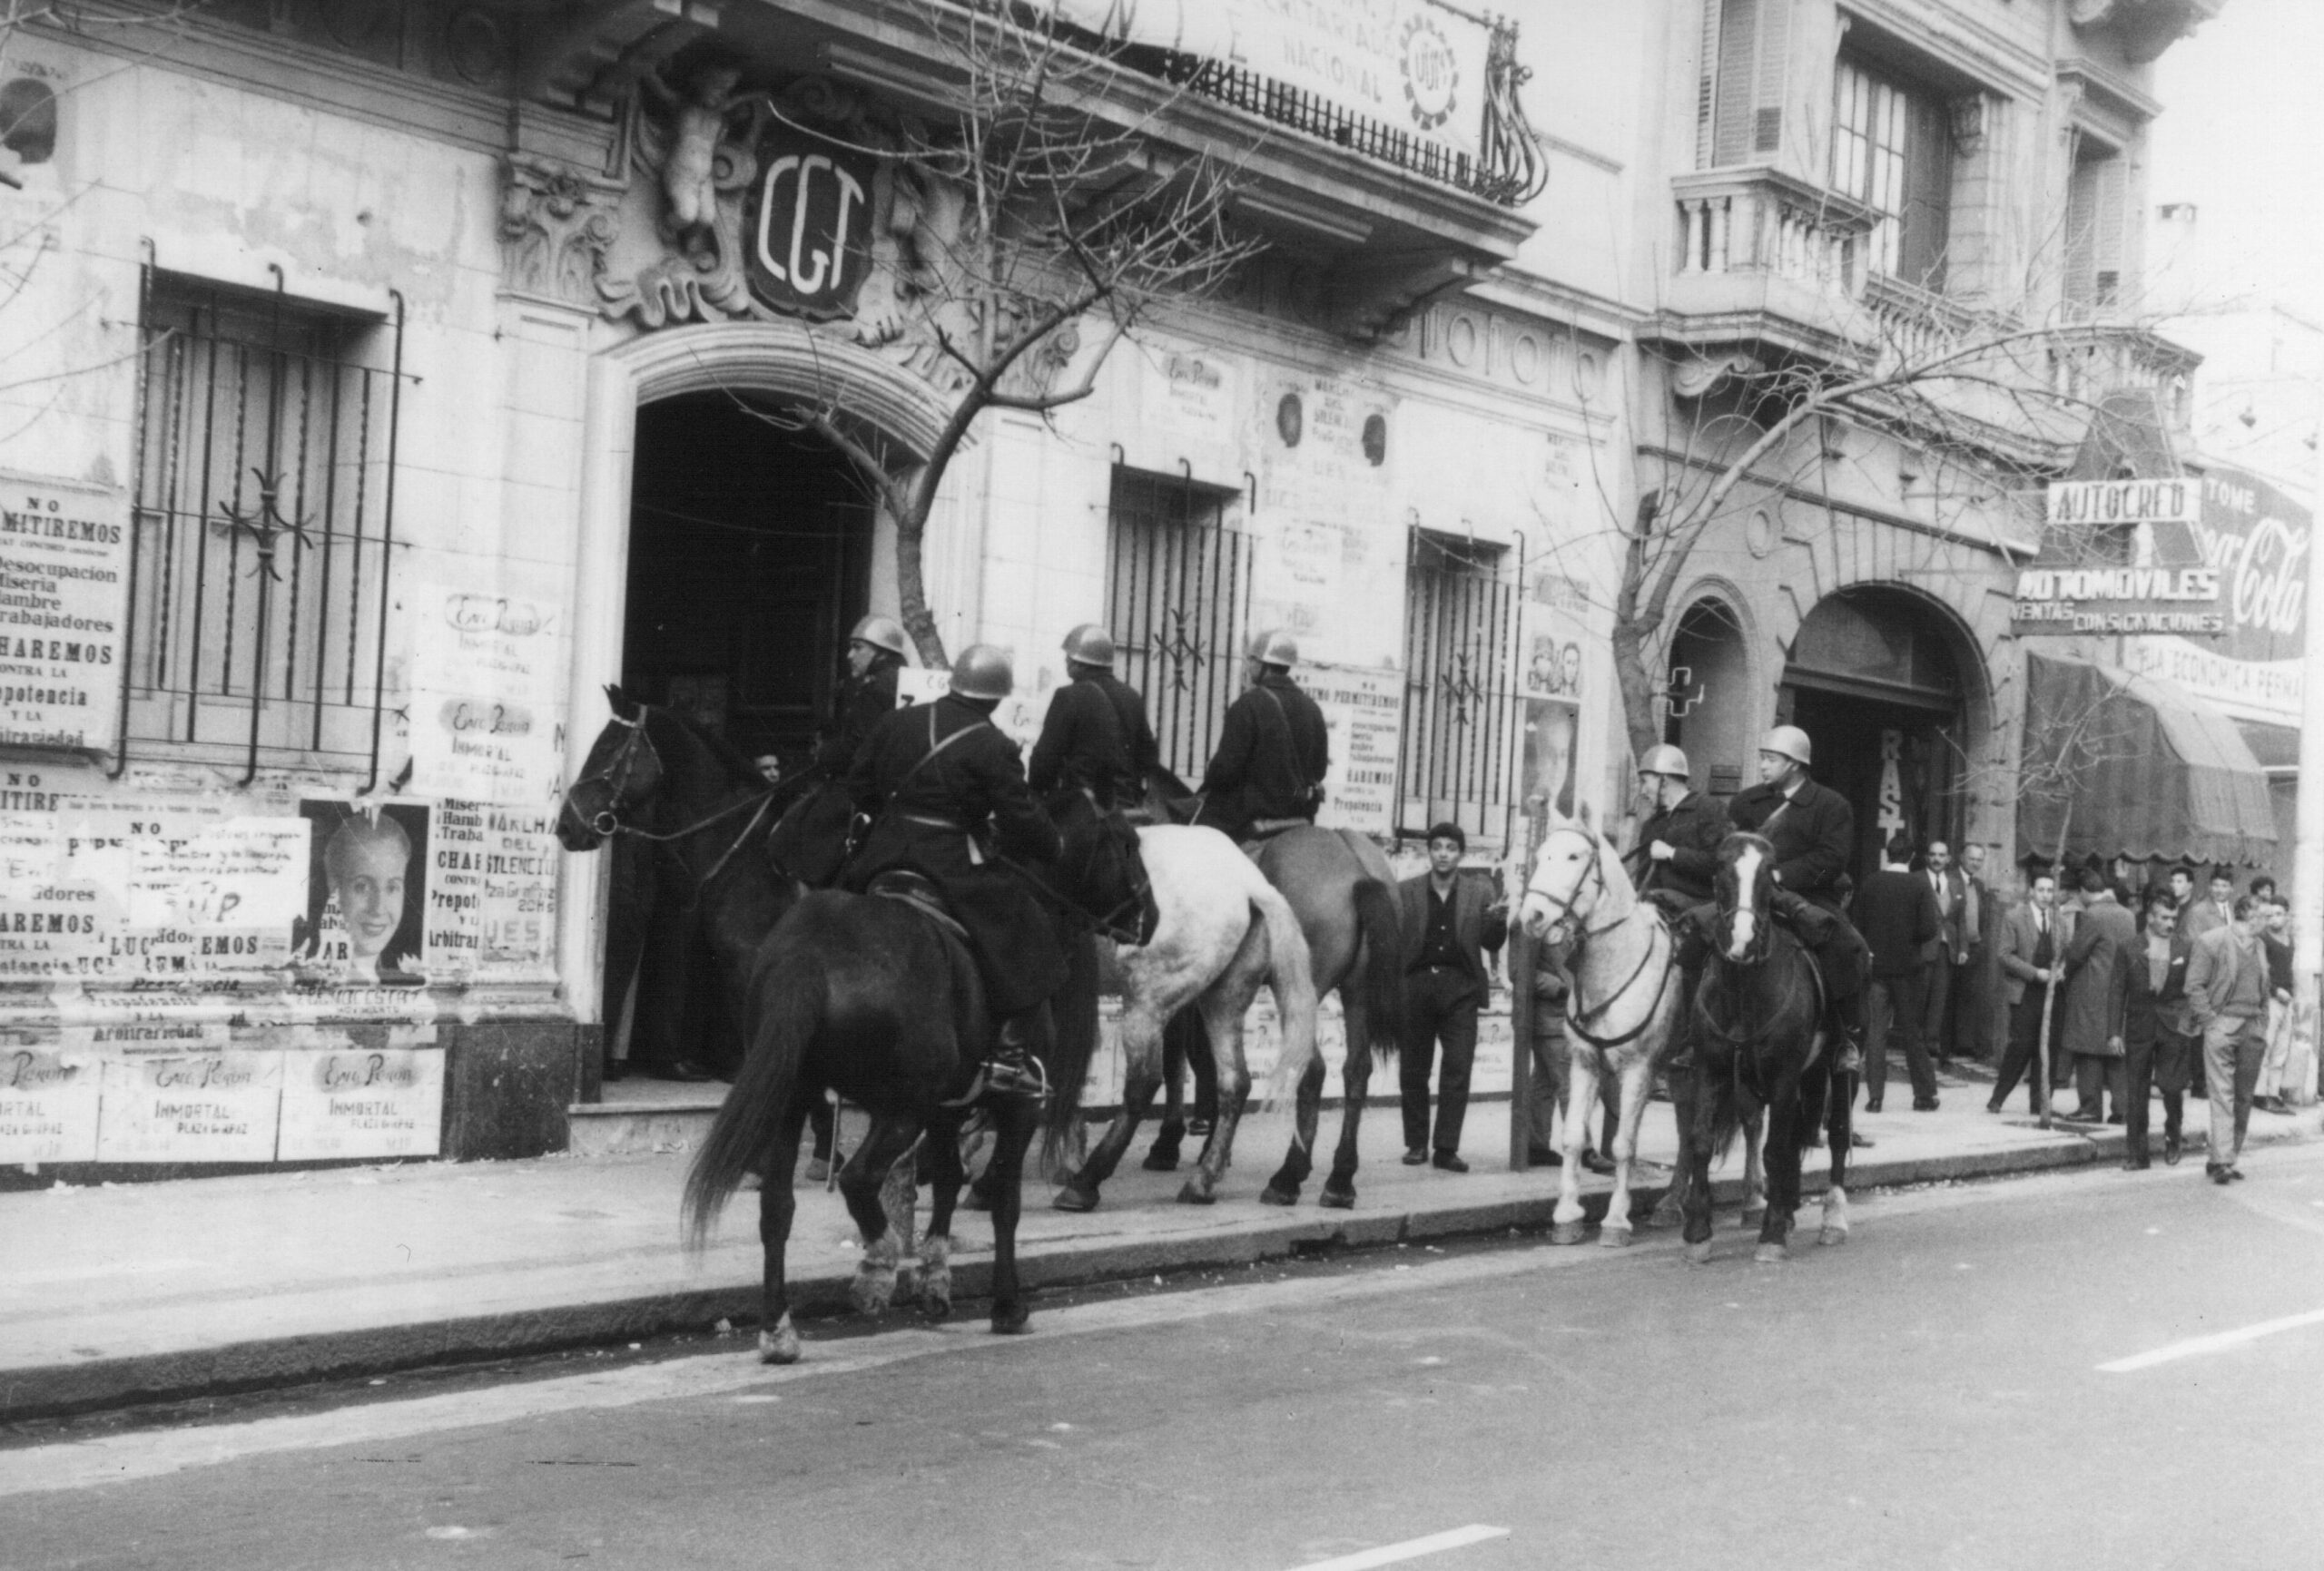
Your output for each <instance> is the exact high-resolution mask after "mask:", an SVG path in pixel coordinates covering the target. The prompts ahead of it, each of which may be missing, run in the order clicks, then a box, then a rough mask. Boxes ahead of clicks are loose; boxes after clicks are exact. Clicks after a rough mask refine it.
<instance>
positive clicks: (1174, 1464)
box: [0, 1148, 2324, 1571]
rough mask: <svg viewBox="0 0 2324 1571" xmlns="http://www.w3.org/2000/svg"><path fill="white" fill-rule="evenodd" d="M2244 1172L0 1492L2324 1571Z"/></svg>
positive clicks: (2304, 1290) (39, 1480) (2291, 1190)
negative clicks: (2221, 1182) (1708, 1257)
mask: <svg viewBox="0 0 2324 1571" xmlns="http://www.w3.org/2000/svg"><path fill="white" fill-rule="evenodd" d="M2245 1168H2246V1171H2247V1172H2249V1173H2250V1181H2249V1182H2247V1183H2240V1184H2237V1185H2234V1186H2233V1187H2232V1188H2230V1189H2225V1190H2222V1189H2219V1188H2215V1187H2213V1186H2212V1185H2211V1184H2209V1183H2204V1182H2202V1179H2201V1166H2200V1165H2199V1164H2191V1165H2187V1166H2182V1167H2180V1168H2177V1169H2162V1168H2160V1167H2158V1168H2157V1169H2156V1170H2154V1171H2153V1172H2152V1173H2146V1174H2141V1175H2132V1174H2120V1173H2110V1174H2105V1175H2093V1174H2088V1173H2084V1174H2077V1175H2071V1176H2063V1177H2053V1178H2038V1179H2028V1180H2021V1181H2018V1182H2014V1183H2003V1184H1994V1185H1985V1186H1975V1187H1966V1188H1950V1189H1935V1190H1929V1191H1923V1192H1915V1193H1899V1194H1886V1195H1876V1196H1859V1197H1858V1198H1857V1204H1856V1212H1855V1222H1856V1235H1855V1239H1854V1242H1851V1243H1850V1244H1849V1245H1848V1246H1847V1247H1846V1248H1845V1249H1839V1250H1819V1249H1817V1247H1816V1246H1815V1245H1814V1243H1813V1242H1812V1240H1813V1230H1812V1222H1811V1226H1810V1229H1809V1231H1808V1232H1807V1242H1806V1243H1805V1244H1804V1246H1803V1247H1801V1248H1800V1249H1799V1250H1797V1252H1796V1254H1795V1258H1794V1261H1793V1262H1792V1263H1790V1264H1788V1265H1783V1266H1763V1265H1758V1264H1756V1263H1754V1262H1752V1261H1751V1259H1750V1240H1749V1239H1748V1236H1747V1235H1745V1234H1743V1233H1741V1232H1738V1230H1737V1225H1736V1222H1735V1220H1734V1218H1733V1217H1732V1216H1731V1214H1722V1216H1721V1218H1720V1226H1721V1234H1720V1248H1719V1252H1718V1258H1717V1259H1716V1260H1715V1261H1714V1262H1713V1263H1712V1264H1710V1265H1709V1266H1705V1267H1689V1266H1686V1265H1684V1264H1682V1263H1680V1262H1679V1258H1678V1253H1677V1249H1676V1245H1675V1243H1674V1242H1672V1241H1671V1240H1670V1239H1669V1236H1668V1235H1664V1234H1649V1235H1647V1237H1648V1239H1649V1242H1643V1243H1641V1244H1640V1245H1639V1246H1637V1247H1636V1248H1634V1249H1632V1250H1630V1251H1629V1252H1614V1251H1608V1250H1601V1249H1599V1248H1596V1247H1588V1246H1586V1247H1584V1248H1581V1249H1573V1250H1551V1249H1548V1248H1546V1247H1542V1246H1541V1245H1540V1244H1539V1243H1538V1242H1537V1241H1534V1240H1530V1239H1529V1240H1520V1241H1500V1242H1483V1243H1480V1244H1479V1245H1477V1246H1475V1247H1470V1248H1462V1249H1455V1250H1449V1251H1443V1252H1439V1251H1435V1250H1423V1249H1409V1250H1403V1251H1395V1252H1387V1253H1385V1254H1371V1255H1365V1256H1359V1257H1349V1258H1347V1259H1344V1260H1339V1261H1334V1262H1324V1263H1321V1264H1315V1265H1310V1266H1306V1267H1303V1268H1295V1269H1293V1270H1291V1271H1288V1272H1240V1273H1226V1274H1225V1275H1223V1276H1222V1278H1221V1279H1220V1280H1218V1281H1216V1283H1215V1284H1208V1285H1196V1286H1195V1287H1194V1288H1193V1290H1192V1291H1164V1292H1156V1293H1148V1294H1146V1295H1143V1296H1125V1297H1111V1298H1108V1297H1102V1296H1101V1297H1099V1298H1098V1299H1096V1300H1092V1301H1084V1302H1079V1303H1076V1304H1070V1305H1059V1304H1055V1303H1051V1304H1048V1305H1042V1304H1038V1303H1037V1305H1036V1316H1035V1327H1036V1331H1035V1334H1034V1335H1032V1336H1030V1337H1026V1338H1019V1339H1006V1340H1004V1339H995V1338H992V1337H990V1336H987V1335H985V1334H983V1332H982V1330H981V1322H980V1321H975V1320H967V1321H962V1322H959V1323H957V1324H956V1325H955V1326H953V1327H950V1328H947V1329H945V1330H940V1331H931V1330H926V1329H923V1328H921V1326H920V1325H919V1324H918V1323H917V1321H916V1320H914V1319H913V1318H911V1317H904V1316H899V1317H894V1318H893V1319H892V1320H891V1324H890V1326H889V1327H887V1328H885V1329H882V1330H880V1331H879V1332H878V1333H877V1334H874V1335H870V1336H861V1337H836V1336H833V1335H831V1334H829V1333H828V1332H825V1333H824V1334H822V1335H815V1336H812V1340H810V1342H809V1348H808V1361H806V1362H805V1363H803V1364H802V1365H800V1366H798V1367H796V1368H795V1369H793V1370H763V1369H762V1368H760V1367H759V1366H758V1365H757V1364H756V1363H755V1362H754V1361H753V1360H752V1359H751V1357H750V1356H749V1354H748V1352H747V1351H746V1350H744V1344H742V1343H740V1342H730V1343H724V1344H718V1346H719V1348H720V1350H718V1351H715V1352H712V1353H707V1354H700V1355H695V1356H669V1357H663V1358H659V1359H650V1358H649V1359H647V1360H640V1361H634V1362H630V1363H626V1364H624V1365H621V1366H620V1367H601V1368H596V1369H589V1368H586V1367H581V1368H580V1372H577V1373H576V1372H565V1370H532V1371H528V1373H529V1375H530V1377H531V1378H527V1379H522V1380H517V1379H501V1378H488V1377H481V1376H470V1377H467V1378H465V1379H463V1380H453V1381H450V1382H448V1383H445V1384H442V1385H439V1386H438V1387H434V1388H431V1387H429V1386H428V1384H427V1383H426V1382H406V1383H405V1385H404V1386H403V1387H399V1388H392V1389H389V1390H386V1391H375V1392H370V1393H369V1399H367V1400H351V1399H350V1400H345V1401H320V1402H319V1401H317V1400H315V1399H312V1398H309V1399H303V1400H293V1401H275V1400H271V1399H270V1400H269V1401H267V1402H261V1403H252V1404H246V1405H244V1406H242V1407H241V1408H240V1409H237V1410H235V1411H234V1412H233V1413H232V1414H231V1418H230V1419H227V1420H225V1421H210V1422H203V1423H196V1424H180V1425H172V1426H165V1427H161V1428H154V1429H138V1428H135V1427H124V1426H123V1425H122V1424H120V1423H119V1422H118V1421H115V1422H113V1423H110V1424H93V1423H85V1422H84V1423H81V1424H64V1425H59V1426H54V1427H52V1428H48V1429H41V1430H38V1431H32V1432H28V1433H25V1434H20V1435H18V1436H17V1437H16V1438H15V1441H14V1443H13V1445H12V1446H11V1448H5V1449H0V1564H5V1566H8V1567H11V1568H12V1571H13V1568H22V1571H34V1568H46V1567H60V1566H109V1567H110V1566H156V1567H160V1566H166V1567H170V1568H171V1571H193V1568H199V1567H211V1566H217V1567H228V1566H231V1567H236V1568H245V1567H271V1566H281V1567H299V1568H301V1571H304V1568H309V1567H334V1568H336V1567H387V1566H419V1567H431V1568H432V1567H442V1566H490V1567H495V1568H499V1567H528V1566H575V1565H581V1564H595V1565H600V1566H625V1567H626V1566H639V1567H646V1566H652V1567H657V1568H658V1567H694V1566H706V1567H725V1566H734V1567H743V1566H748V1567H752V1568H753V1571H763V1568H765V1567H769V1566H777V1567H791V1566H800V1567H807V1566H813V1567H832V1568H844V1571H854V1568H859V1567H875V1566H911V1567H915V1568H918V1567H923V1566H971V1567H982V1566H1009V1567H1012V1568H1015V1567H1026V1568H1034V1567H1047V1566H1075V1567H1079V1566H1157V1567H1211V1566H1217V1567H1230V1568H1235V1571H1290V1568H1293V1567H1300V1566H1314V1565H1315V1564H1317V1563H1330V1564H1334V1565H1335V1566H1346V1567H1349V1568H1350V1571H1353V1568H1354V1567H1356V1566H1375V1565H1400V1566H1401V1565H1412V1566H1419V1567H1422V1568H1423V1571H1502V1568H1510V1567H1527V1568H1532V1567H1545V1566H1561V1567H1563V1566H1575V1567H1589V1568H1590V1571H1619V1568H1621V1567H1628V1566H1642V1567H1643V1566H1651V1567H1656V1568H1658V1571H1665V1568H1668V1567H1673V1566H1778V1565H1781V1566H1833V1567H1853V1566H1880V1567H1904V1566H1964V1567H1972V1566H1974V1567H1978V1568H1981V1571H1982V1568H1989V1567H2005V1566H2042V1567H2045V1568H2047V1567H2059V1566H2127V1567H2175V1566H2203V1567H2204V1568H2205V1571H2212V1568H2214V1567H2218V1566H2234V1567H2274V1566H2313V1565H2316V1564H2318V1563H2319V1559H2324V1506H2319V1496H2320V1495H2324V1490H2319V1485H2324V1418H2320V1417H2319V1402H2324V1150H2318V1149H2316V1148H2302V1149H2295V1150H2284V1151H2280V1152H2261V1153H2259V1154H2257V1155H2255V1156H2253V1157H2251V1158H2250V1159H2247V1161H2246V1163H2245ZM574 1367H576V1366H571V1365H568V1366H565V1369H567V1370H569V1369H571V1368H574ZM405 1389H413V1390H417V1391H419V1393H420V1394H416V1395H406V1394H403V1392H404V1390H405ZM1367 1552H1369V1553H1367Z"/></svg>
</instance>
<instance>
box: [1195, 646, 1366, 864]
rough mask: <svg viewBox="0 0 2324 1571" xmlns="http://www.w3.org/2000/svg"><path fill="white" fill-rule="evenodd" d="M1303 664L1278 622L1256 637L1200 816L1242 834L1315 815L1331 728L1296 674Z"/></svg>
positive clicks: (1205, 780)
mask: <svg viewBox="0 0 2324 1571" xmlns="http://www.w3.org/2000/svg"><path fill="white" fill-rule="evenodd" d="M1297 663H1299V644H1298V643H1297V642H1296V641H1295V639H1293V637H1292V636H1291V634H1289V633H1285V632H1284V631H1282V630H1281V629H1279V628H1278V629H1276V630H1275V631H1273V632H1270V633H1260V634H1259V635H1258V636H1257V637H1256V638H1255V639H1253V640H1252V641H1251V683H1250V685H1249V686H1248V687H1246V688H1245V689H1244V690H1243V693H1242V696H1241V697H1239V698H1237V699H1236V701H1235V702H1233V703H1232V704H1230V705H1228V706H1227V710H1226V722H1225V723H1224V724H1223V725H1221V726H1220V727H1219V731H1218V749H1217V751H1216V752H1214V753H1212V754H1211V757H1210V767H1209V769H1207V770H1206V771H1203V777H1202V794H1203V806H1202V811H1201V812H1200V813H1199V814H1198V815H1196V819H1195V821H1196V823H1200V824H1208V825H1209V826H1211V827H1212V828H1213V829H1218V830H1225V831H1226V833H1227V834H1229V835H1232V836H1234V837H1235V838H1236V839H1237V840H1242V839H1246V838H1248V837H1250V836H1252V835H1254V834H1264V833H1265V832H1267V831H1268V830H1276V829H1284V828H1287V827H1288V826H1290V825H1292V824H1295V823H1301V822H1305V823H1314V822H1315V810H1317V809H1318V808H1320V807H1322V806H1323V805H1324V771H1326V770H1327V769H1329V768H1330V766H1331V761H1332V758H1331V749H1332V743H1331V733H1330V731H1329V730H1328V729H1327V728H1326V727H1325V725H1324V712H1323V711H1322V710H1320V709H1318V708H1316V707H1315V700H1314V699H1312V698H1310V697H1308V696H1307V695H1306V694H1305V693H1304V692H1300V691H1299V684H1298V683H1296V682H1293V681H1292V680H1291V668H1292V667H1293V666H1294V665H1296V664H1297Z"/></svg>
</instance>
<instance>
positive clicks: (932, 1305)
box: [920, 1286, 952, 1321]
mask: <svg viewBox="0 0 2324 1571" xmlns="http://www.w3.org/2000/svg"><path fill="white" fill-rule="evenodd" d="M920 1312H921V1313H922V1314H924V1315H926V1316H927V1317H928V1318H929V1319H930V1320H932V1321H948V1320H950V1319H951V1318H952V1290H951V1288H950V1287H949V1286H948V1287H946V1288H945V1290H944V1291H943V1292H942V1293H941V1294H937V1293H932V1292H930V1291H927V1290H925V1289H922V1290H921V1295H920Z"/></svg>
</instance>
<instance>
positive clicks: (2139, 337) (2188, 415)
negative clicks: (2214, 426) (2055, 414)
mask: <svg viewBox="0 0 2324 1571" xmlns="http://www.w3.org/2000/svg"><path fill="white" fill-rule="evenodd" d="M2049 360H2050V387H2051V389H2052V390H2053V392H2055V393H2057V394H2058V395H2059V396H2060V397H2061V398H2071V399H2074V400H2077V401H2080V402H2083V403H2091V404H2094V403H2096V402H2098V401H2099V400H2100V399H2101V398H2104V397H2105V396H2106V395H2107V394H2109V393H2118V392H2122V391H2124V390H2126V389H2131V388H2141V389H2145V390H2149V391H2152V392H2155V393H2157V394H2160V395H2161V398H2160V402H2161V405H2162V412H2163V416H2164V417H2165V418H2166V419H2168V420H2169V421H2170V423H2171V426H2172V427H2174V428H2180V429H2183V428H2184V427H2186V426H2187V425H2188V423H2189V422H2190V421H2191V419H2192V417H2193V413H2194V402H2193V400H2194V377H2195V368H2196V367H2197V366H2199V365H2201V363H2202V357H2201V355H2199V354H2197V353H2195V352H2194V351H2193V350H2191V349H2183V348H2181V346H2179V345H2177V344H2174V343H2172V342H2171V340H2169V339H2165V338H2162V336H2160V335H2159V334H2156V333H2154V332H2152V331H2149V330H2148V329H2143V328H2133V327H2115V328H2109V327H2106V326H2104V325H2103V324H2099V323H2093V324H2092V325H2091V326H2090V327H2089V328H2087V329H2082V330H2079V331H2076V332H2074V333H2072V334H2068V335H2062V337H2061V339H2060V340H2059V341H2057V342H2055V343H2053V344H2052V345H2051V347H2050V350H2049Z"/></svg>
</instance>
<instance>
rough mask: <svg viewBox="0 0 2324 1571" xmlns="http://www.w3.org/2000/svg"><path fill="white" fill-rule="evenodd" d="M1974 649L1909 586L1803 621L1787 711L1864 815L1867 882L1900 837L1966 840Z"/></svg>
mask: <svg viewBox="0 0 2324 1571" xmlns="http://www.w3.org/2000/svg"><path fill="white" fill-rule="evenodd" d="M1965 653H1966V645H1965V641H1964V640H1963V639H1962V638H1961V636H1960V634H1959V633H1958V632H1957V630H1956V629H1955V627H1954V626H1953V625H1952V624H1951V623H1950V622H1948V621H1947V620H1946V619H1945V616H1944V615H1943V614H1942V613H1941V612H1940V611H1938V610H1937V608H1936V607H1935V606H1934V605H1933V604H1930V603H1929V602H1927V601H1925V600H1923V599H1921V598H1920V597H1919V596H1918V595H1916V594H1912V593H1911V592H1909V591H1906V590H1902V589H1886V588H1876V587H1875V588H1859V589H1844V590H1842V591H1840V592H1839V593H1837V594H1833V595H1830V596H1828V597H1827V598H1826V599H1824V600H1823V601H1821V602H1819V603H1818V604H1817V605H1816V607H1815V609H1813V610H1812V611H1810V612H1809V613H1808V614H1807V619H1806V620H1805V621H1803V622H1802V623H1800V625H1799V634H1798V636H1797V639H1795V640H1794V642H1793V643H1792V650H1791V659H1790V662H1789V663H1787V665H1786V666H1785V667H1784V673H1783V689H1782V692H1781V694H1780V696H1779V698H1778V700H1777V712H1778V713H1779V714H1784V715H1786V716H1787V718H1788V719H1789V721H1790V722H1791V723H1792V724H1794V725H1797V726H1798V727H1800V728H1801V729H1802V730H1804V731H1807V735H1808V739H1809V740H1810V741H1812V742H1813V743H1814V744H1815V750H1816V778H1817V780H1819V781H1823V782H1824V783H1825V784H1826V785H1827V786H1830V787H1831V788H1832V789H1833V790H1837V791H1838V792H1839V793H1840V794H1841V795H1843V796H1845V797H1846V798H1847V799H1848V804H1849V805H1850V806H1851V807H1853V808H1854V809H1855V810H1856V850H1855V862H1854V866H1853V870H1854V872H1855V873H1856V877H1857V878H1858V879H1862V878H1863V877H1864V875H1865V874H1866V872H1867V871H1869V870H1870V869H1874V868H1876V867H1878V866H1879V865H1880V849H1881V847H1882V846H1883V845H1884V844H1885V843H1886V841H1887V840H1888V838H1889V837H1890V836H1891V835H1892V834H1894V833H1896V831H1897V830H1903V831H1904V832H1905V834H1906V835H1908V836H1909V837H1911V839H1912V840H1913V841H1914V842H1915V844H1918V843H1920V842H1922V841H1925V840H1930V839H1932V838H1938V837H1942V838H1944V839H1945V840H1952V841H1954V842H1955V844H1956V845H1957V844H1958V843H1959V841H1960V839H1961V835H1962V830H1963V820H1964V817H1965V806H1966V803H1965V794H1966V793H1965V790H1964V781H1965V773H1966V770H1965V764H1966V761H1967V760H1968V758H1969V757H1970V756H1971V754H1970V751H1969V748H1968V741H1969V738H1968V735H1967V731H1968V722H1969V703H1968V701H1967V696H1966V695H1967V692H1968V691H1969V690H1968V688H1967V686H1966V684H1965V681H1964V672H1963V667H1964V665H1965V663H1967V661H1966V660H1965ZM1970 658H1974V657H1970Z"/></svg>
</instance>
